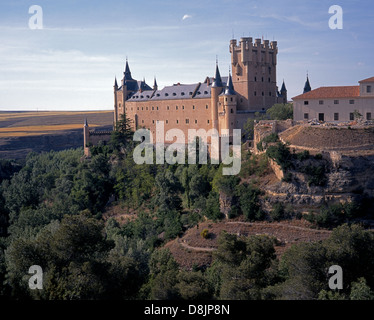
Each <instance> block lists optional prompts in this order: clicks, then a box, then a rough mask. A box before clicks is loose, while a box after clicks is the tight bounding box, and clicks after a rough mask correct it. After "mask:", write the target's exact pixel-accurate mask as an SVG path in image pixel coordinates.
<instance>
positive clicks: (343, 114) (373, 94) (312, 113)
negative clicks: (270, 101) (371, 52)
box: [292, 77, 374, 121]
mask: <svg viewBox="0 0 374 320" xmlns="http://www.w3.org/2000/svg"><path fill="white" fill-rule="evenodd" d="M307 81H308V80H307ZM304 91H305V90H304ZM292 99H293V102H294V103H293V108H294V120H295V121H300V120H309V119H317V120H319V121H351V120H354V113H355V111H358V112H359V113H360V114H361V115H362V116H363V119H364V120H372V119H374V77H371V78H368V79H365V80H362V81H359V85H358V86H344V87H320V88H318V89H314V90H310V91H308V92H305V93H303V94H301V95H299V96H296V97H294V98H292Z"/></svg>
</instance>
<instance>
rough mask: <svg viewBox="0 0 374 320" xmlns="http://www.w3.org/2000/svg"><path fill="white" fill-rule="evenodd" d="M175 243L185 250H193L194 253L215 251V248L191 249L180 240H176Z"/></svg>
mask: <svg viewBox="0 0 374 320" xmlns="http://www.w3.org/2000/svg"><path fill="white" fill-rule="evenodd" d="M177 242H178V243H179V244H180V245H181V246H182V247H183V248H186V249H190V250H194V251H202V252H213V251H216V250H217V248H203V247H192V246H190V245H188V244H187V243H185V242H183V241H181V239H177Z"/></svg>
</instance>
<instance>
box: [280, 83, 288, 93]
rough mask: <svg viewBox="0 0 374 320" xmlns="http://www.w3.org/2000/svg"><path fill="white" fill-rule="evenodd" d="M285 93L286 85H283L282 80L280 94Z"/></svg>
mask: <svg viewBox="0 0 374 320" xmlns="http://www.w3.org/2000/svg"><path fill="white" fill-rule="evenodd" d="M286 91H287V89H286V84H285V83H284V80H283V84H282V88H281V91H280V92H281V93H282V92H286Z"/></svg>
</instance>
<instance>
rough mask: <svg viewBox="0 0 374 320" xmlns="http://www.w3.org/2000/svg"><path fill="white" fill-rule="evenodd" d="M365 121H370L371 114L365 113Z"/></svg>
mask: <svg viewBox="0 0 374 320" xmlns="http://www.w3.org/2000/svg"><path fill="white" fill-rule="evenodd" d="M366 120H371V112H368V113H366Z"/></svg>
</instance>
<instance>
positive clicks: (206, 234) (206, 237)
mask: <svg viewBox="0 0 374 320" xmlns="http://www.w3.org/2000/svg"><path fill="white" fill-rule="evenodd" d="M200 235H201V236H202V237H203V238H204V239H208V238H209V230H208V229H204V230H203V231H201V233H200Z"/></svg>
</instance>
